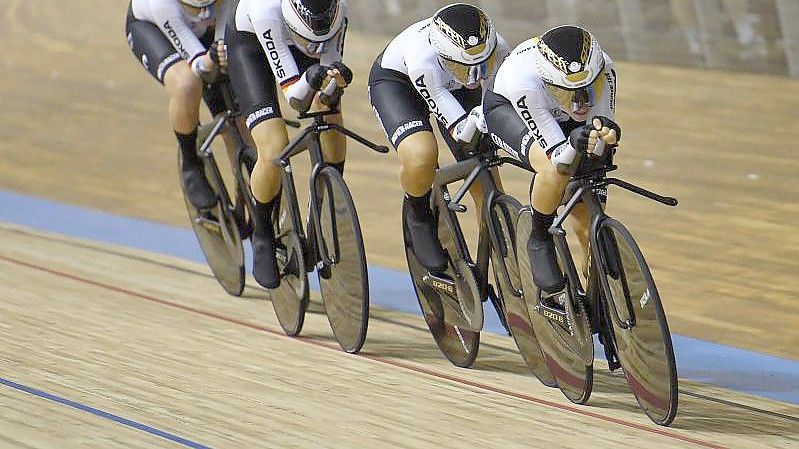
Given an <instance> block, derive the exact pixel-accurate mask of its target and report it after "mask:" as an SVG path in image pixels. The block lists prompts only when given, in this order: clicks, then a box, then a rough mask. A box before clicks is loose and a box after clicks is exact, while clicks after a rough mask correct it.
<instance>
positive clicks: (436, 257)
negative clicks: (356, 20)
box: [369, 55, 447, 271]
mask: <svg viewBox="0 0 799 449" xmlns="http://www.w3.org/2000/svg"><path fill="white" fill-rule="evenodd" d="M381 58H382V55H381V56H380V57H378V59H377V61H376V62H375V64H374V66H373V67H372V71H371V73H370V75H369V100H370V101H371V103H372V108H373V109H374V111H375V114H376V115H377V118H378V120H379V121H380V123H381V125H382V126H383V130H384V131H385V132H386V136H387V137H388V139H389V141H391V144H392V145H393V146H394V148H396V150H397V154H398V155H399V158H400V182H401V184H402V189H403V190H404V191H405V199H404V204H403V210H404V211H405V214H404V215H403V219H404V220H405V224H406V226H407V227H408V229H409V230H410V235H411V240H412V245H413V248H414V252H415V253H416V256H417V258H418V259H419V262H421V263H422V265H424V266H425V267H427V268H428V269H429V270H432V271H440V270H443V269H444V268H446V265H447V257H446V255H445V253H444V250H443V248H442V247H441V242H440V241H439V239H438V224H437V221H436V218H435V216H434V215H433V213H432V211H431V209H430V193H431V188H432V185H433V178H434V177H435V170H436V167H437V166H438V145H437V144H436V139H435V136H434V135H433V129H432V128H431V127H430V118H429V115H430V113H429V111H428V109H427V104H426V103H425V102H424V100H422V98H421V97H419V95H418V94H417V93H416V89H414V87H413V86H412V85H411V83H410V80H409V79H408V77H407V76H405V75H404V74H401V73H399V72H395V71H393V70H389V69H384V68H382V67H381V66H380V61H381Z"/></svg>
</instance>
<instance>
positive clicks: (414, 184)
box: [369, 3, 508, 271]
mask: <svg viewBox="0 0 799 449" xmlns="http://www.w3.org/2000/svg"><path fill="white" fill-rule="evenodd" d="M507 53H508V47H507V44H506V43H505V41H504V39H502V37H501V36H499V35H498V34H497V33H496V31H495V28H494V24H493V22H492V21H491V20H490V19H489V18H488V16H486V14H485V13H484V12H483V11H482V10H480V9H479V8H477V7H475V6H472V5H467V4H463V3H456V4H451V5H448V6H445V7H443V8H441V9H439V10H438V11H437V12H436V13H435V15H433V17H432V18H429V19H425V20H422V21H421V22H417V23H415V24H413V25H411V26H410V27H408V28H407V29H405V30H404V31H403V32H402V33H400V34H399V35H398V36H397V37H395V38H394V39H393V40H392V41H391V42H390V43H389V44H388V46H387V47H386V48H385V50H383V52H382V53H381V54H380V55H379V56H378V57H377V60H376V61H375V63H374V65H373V66H372V70H371V73H370V75H369V99H370V102H371V103H372V107H373V109H374V110H375V113H376V115H377V119H378V120H379V121H380V123H381V125H382V126H383V130H384V131H385V133H386V136H387V137H388V140H389V141H391V144H392V145H393V146H394V148H395V149H396V150H397V154H398V155H399V158H400V164H401V167H400V182H401V184H402V189H403V190H404V191H405V198H404V201H403V219H404V221H405V225H406V226H407V227H408V229H409V230H410V234H411V244H412V245H413V249H414V252H415V254H416V255H417V257H418V259H419V262H420V263H421V264H422V265H424V266H425V267H426V268H427V269H428V270H431V271H441V270H443V269H445V268H446V266H447V256H446V254H445V253H444V250H443V248H442V247H441V242H440V241H439V239H438V235H437V234H438V226H437V221H436V217H435V216H434V215H433V213H432V211H431V209H430V192H431V186H432V184H433V178H434V176H435V170H436V168H437V167H438V145H437V143H436V139H435V136H434V135H433V128H432V127H431V125H430V119H429V116H430V114H433V115H435V117H436V120H437V124H438V126H439V130H441V134H442V136H444V138H445V140H446V142H447V144H448V146H449V147H450V150H451V151H452V152H453V154H454V155H455V157H456V158H460V157H461V154H460V153H461V152H460V151H459V150H458V149H457V146H458V144H459V143H463V142H470V141H471V140H472V137H473V136H474V135H475V132H476V127H477V125H478V123H479V122H481V119H482V108H481V106H480V104H481V101H482V85H483V83H484V82H485V81H486V80H490V78H491V77H493V76H494V74H495V73H496V69H497V67H498V66H499V62H501V61H502V59H503V58H504V57H505V56H506V55H507ZM476 201H479V200H477V199H476ZM477 208H478V209H479V208H480V205H479V203H478V206H477Z"/></svg>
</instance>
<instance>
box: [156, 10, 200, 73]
mask: <svg viewBox="0 0 799 449" xmlns="http://www.w3.org/2000/svg"><path fill="white" fill-rule="evenodd" d="M150 5H151V8H150V9H151V10H152V12H153V16H154V18H155V22H156V26H158V28H159V29H160V30H161V32H162V33H164V35H165V36H166V37H167V39H169V42H171V43H172V46H173V47H175V50H177V51H178V53H180V56H181V57H182V58H183V59H185V60H186V61H189V62H191V61H193V60H194V58H196V57H197V56H200V55H202V54H204V53H205V51H206V50H205V46H204V45H203V44H202V43H200V40H199V39H198V38H197V36H195V35H194V31H192V29H191V27H190V26H189V24H188V23H186V16H185V15H184V14H183V9H182V8H181V6H180V4H179V3H178V2H176V1H163V0H160V1H159V0H150Z"/></svg>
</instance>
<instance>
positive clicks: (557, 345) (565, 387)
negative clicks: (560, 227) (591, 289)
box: [516, 207, 594, 404]
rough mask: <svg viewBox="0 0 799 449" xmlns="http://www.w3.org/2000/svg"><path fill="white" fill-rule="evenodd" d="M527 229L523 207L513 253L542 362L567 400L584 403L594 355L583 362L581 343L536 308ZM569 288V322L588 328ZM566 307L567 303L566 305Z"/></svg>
mask: <svg viewBox="0 0 799 449" xmlns="http://www.w3.org/2000/svg"><path fill="white" fill-rule="evenodd" d="M530 232H532V213H531V209H530V208H529V207H526V208H524V210H523V211H522V213H521V214H520V216H519V224H518V226H517V236H518V237H517V240H516V256H517V260H518V262H519V273H520V276H521V280H522V290H523V291H524V297H525V305H526V307H527V312H528V314H529V317H530V323H531V325H532V326H531V327H532V329H533V331H534V332H535V336H536V337H537V340H538V344H539V345H540V347H541V353H542V356H543V359H544V363H545V364H546V367H547V369H548V370H549V373H550V374H551V375H552V377H553V378H554V380H555V381H556V382H557V386H558V388H560V390H561V392H562V393H563V395H564V396H566V398H568V399H569V400H570V401H572V402H574V403H575V404H584V403H586V402H588V399H589V398H590V397H591V391H592V389H593V382H594V369H593V358H592V363H586V361H585V360H584V359H585V357H584V356H583V354H581V353H580V351H579V350H578V349H577V347H578V346H581V345H580V343H579V342H577V341H576V340H574V339H573V338H572V336H570V335H569V333H568V331H567V330H566V329H564V328H563V327H562V325H560V324H557V323H555V322H553V321H554V320H551V319H549V318H546V317H544V316H543V315H542V314H541V313H540V312H539V308H538V307H539V298H538V291H539V289H538V287H537V286H536V285H535V283H534V282H533V275H532V271H531V269H530V267H531V264H530V256H529V254H528V252H527V239H528V237H529V236H530ZM569 290H570V288H568V287H567V289H566V292H568V295H567V296H568V299H567V301H570V302H571V304H574V305H575V306H574V308H573V312H572V316H574V318H575V320H574V322H572V323H571V326H575V327H576V326H580V327H581V328H582V329H583V330H588V329H590V323H589V321H588V315H587V313H586V311H585V308H584V307H582V303H581V302H580V301H574V300H573V299H572V298H571V293H570V292H569ZM531 292H532V293H531ZM567 307H569V306H568V305H567ZM575 333H577V332H575ZM587 334H588V335H589V338H590V335H591V333H590V331H587ZM592 350H593V348H592Z"/></svg>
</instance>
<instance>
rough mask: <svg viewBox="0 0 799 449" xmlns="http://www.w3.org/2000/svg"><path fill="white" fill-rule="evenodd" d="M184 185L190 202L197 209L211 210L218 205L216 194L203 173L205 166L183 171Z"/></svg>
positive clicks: (185, 168)
mask: <svg viewBox="0 0 799 449" xmlns="http://www.w3.org/2000/svg"><path fill="white" fill-rule="evenodd" d="M181 176H182V177H183V185H184V186H185V188H186V196H188V197H189V202H190V203H191V204H192V206H194V207H196V208H197V209H210V208H212V207H214V206H215V205H216V194H215V193H214V191H213V189H211V185H210V184H208V179H206V177H205V173H204V172H203V166H202V165H198V166H196V167H184V168H183V170H181Z"/></svg>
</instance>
